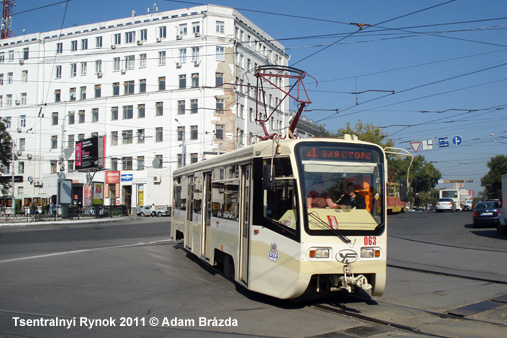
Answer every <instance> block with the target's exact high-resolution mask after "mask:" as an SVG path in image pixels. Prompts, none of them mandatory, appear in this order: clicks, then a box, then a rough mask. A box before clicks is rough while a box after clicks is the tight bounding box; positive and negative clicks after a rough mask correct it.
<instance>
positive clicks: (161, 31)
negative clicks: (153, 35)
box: [158, 26, 167, 39]
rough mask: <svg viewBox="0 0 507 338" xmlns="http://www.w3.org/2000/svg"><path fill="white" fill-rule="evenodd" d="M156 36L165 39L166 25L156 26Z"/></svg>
mask: <svg viewBox="0 0 507 338" xmlns="http://www.w3.org/2000/svg"><path fill="white" fill-rule="evenodd" d="M158 37H159V38H161V39H165V38H166V37H167V28H166V26H160V27H159V28H158Z"/></svg>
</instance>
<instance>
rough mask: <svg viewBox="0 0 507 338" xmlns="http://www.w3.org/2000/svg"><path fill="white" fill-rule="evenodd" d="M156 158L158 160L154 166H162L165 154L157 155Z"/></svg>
mask: <svg viewBox="0 0 507 338" xmlns="http://www.w3.org/2000/svg"><path fill="white" fill-rule="evenodd" d="M155 159H156V160H157V162H158V165H157V166H154V168H162V165H163V163H164V156H163V155H155Z"/></svg>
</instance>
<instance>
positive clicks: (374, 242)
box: [364, 236, 377, 245]
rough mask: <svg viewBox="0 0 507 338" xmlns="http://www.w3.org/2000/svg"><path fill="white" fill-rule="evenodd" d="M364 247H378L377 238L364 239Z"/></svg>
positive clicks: (367, 237)
mask: <svg viewBox="0 0 507 338" xmlns="http://www.w3.org/2000/svg"><path fill="white" fill-rule="evenodd" d="M364 245H377V237H375V236H365V237H364Z"/></svg>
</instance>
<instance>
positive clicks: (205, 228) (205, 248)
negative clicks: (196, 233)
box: [201, 172, 211, 260]
mask: <svg viewBox="0 0 507 338" xmlns="http://www.w3.org/2000/svg"><path fill="white" fill-rule="evenodd" d="M203 181H204V182H203V183H204V184H203V199H204V200H203V203H204V205H203V208H202V213H203V217H202V230H201V256H202V257H203V258H205V259H207V260H209V259H210V253H209V242H210V239H209V235H210V226H211V172H208V173H204V174H203Z"/></svg>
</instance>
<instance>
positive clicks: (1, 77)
mask: <svg viewBox="0 0 507 338" xmlns="http://www.w3.org/2000/svg"><path fill="white" fill-rule="evenodd" d="M3 85H4V74H3V73H1V74H0V86H3Z"/></svg>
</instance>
